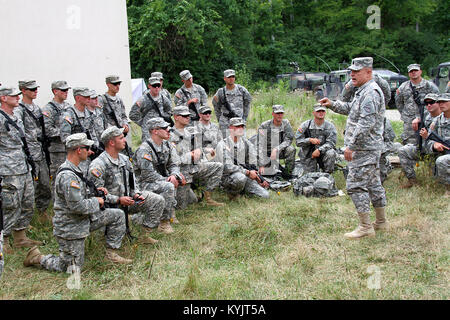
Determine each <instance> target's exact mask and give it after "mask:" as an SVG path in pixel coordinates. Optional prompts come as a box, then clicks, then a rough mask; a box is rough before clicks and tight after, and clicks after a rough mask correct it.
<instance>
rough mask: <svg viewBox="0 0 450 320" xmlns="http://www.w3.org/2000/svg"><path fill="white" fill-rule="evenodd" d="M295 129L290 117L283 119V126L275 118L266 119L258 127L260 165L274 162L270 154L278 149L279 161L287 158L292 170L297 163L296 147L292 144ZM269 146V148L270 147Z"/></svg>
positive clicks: (288, 168) (287, 165) (287, 166)
mask: <svg viewBox="0 0 450 320" xmlns="http://www.w3.org/2000/svg"><path fill="white" fill-rule="evenodd" d="M293 140H294V131H293V130H292V127H291V124H290V122H289V120H288V119H283V121H282V123H281V126H279V127H277V126H275V124H274V123H273V119H270V120H267V121H264V122H263V123H262V124H261V125H260V126H259V128H258V136H257V144H258V162H259V166H266V167H267V166H268V165H269V164H272V161H271V160H270V154H271V153H272V150H273V149H275V148H276V149H277V151H278V152H277V157H278V159H277V161H278V160H280V159H285V160H286V169H287V170H288V172H291V171H292V170H293V169H294V163H295V148H294V147H293V146H292V141H293ZM268 147H269V148H268Z"/></svg>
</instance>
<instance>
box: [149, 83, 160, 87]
mask: <svg viewBox="0 0 450 320" xmlns="http://www.w3.org/2000/svg"><path fill="white" fill-rule="evenodd" d="M151 86H152V87H153V88H160V87H161V84H160V83H155V84H152V85H151Z"/></svg>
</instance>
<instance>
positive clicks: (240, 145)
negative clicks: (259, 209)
mask: <svg viewBox="0 0 450 320" xmlns="http://www.w3.org/2000/svg"><path fill="white" fill-rule="evenodd" d="M229 130H230V132H229V135H228V137H227V138H225V139H223V140H222V141H221V142H219V144H218V145H217V150H216V154H217V155H216V157H215V158H214V161H218V162H221V163H223V167H224V169H223V177H222V186H223V188H224V189H225V190H226V191H227V192H228V193H229V198H230V200H234V199H236V198H238V197H239V196H240V194H241V193H242V192H247V193H249V194H250V195H255V196H257V197H261V198H269V191H267V190H266V188H267V187H268V186H269V184H268V183H267V181H262V179H261V176H259V175H258V168H257V166H256V165H257V159H256V148H255V147H254V146H253V144H252V143H251V142H250V141H248V140H247V139H246V138H244V130H245V121H244V120H243V119H242V118H231V119H230V129H229Z"/></svg>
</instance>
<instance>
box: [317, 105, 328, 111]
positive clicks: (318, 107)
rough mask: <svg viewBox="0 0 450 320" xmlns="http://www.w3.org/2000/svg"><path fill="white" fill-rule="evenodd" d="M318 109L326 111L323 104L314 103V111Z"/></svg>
mask: <svg viewBox="0 0 450 320" xmlns="http://www.w3.org/2000/svg"><path fill="white" fill-rule="evenodd" d="M320 110H323V111H327V108H325V107H324V106H323V105H321V104H320V103H316V104H315V105H314V111H320Z"/></svg>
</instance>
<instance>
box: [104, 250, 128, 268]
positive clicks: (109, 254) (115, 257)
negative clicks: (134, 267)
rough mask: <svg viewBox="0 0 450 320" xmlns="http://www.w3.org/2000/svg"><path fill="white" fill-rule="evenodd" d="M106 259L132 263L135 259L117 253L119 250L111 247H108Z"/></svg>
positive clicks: (114, 261) (120, 262)
mask: <svg viewBox="0 0 450 320" xmlns="http://www.w3.org/2000/svg"><path fill="white" fill-rule="evenodd" d="M105 259H106V260H108V261H111V262H113V263H119V264H130V263H132V262H133V260H131V259H126V258H123V257H121V256H120V255H119V254H118V253H117V250H115V249H111V248H107V249H106V255H105Z"/></svg>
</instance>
